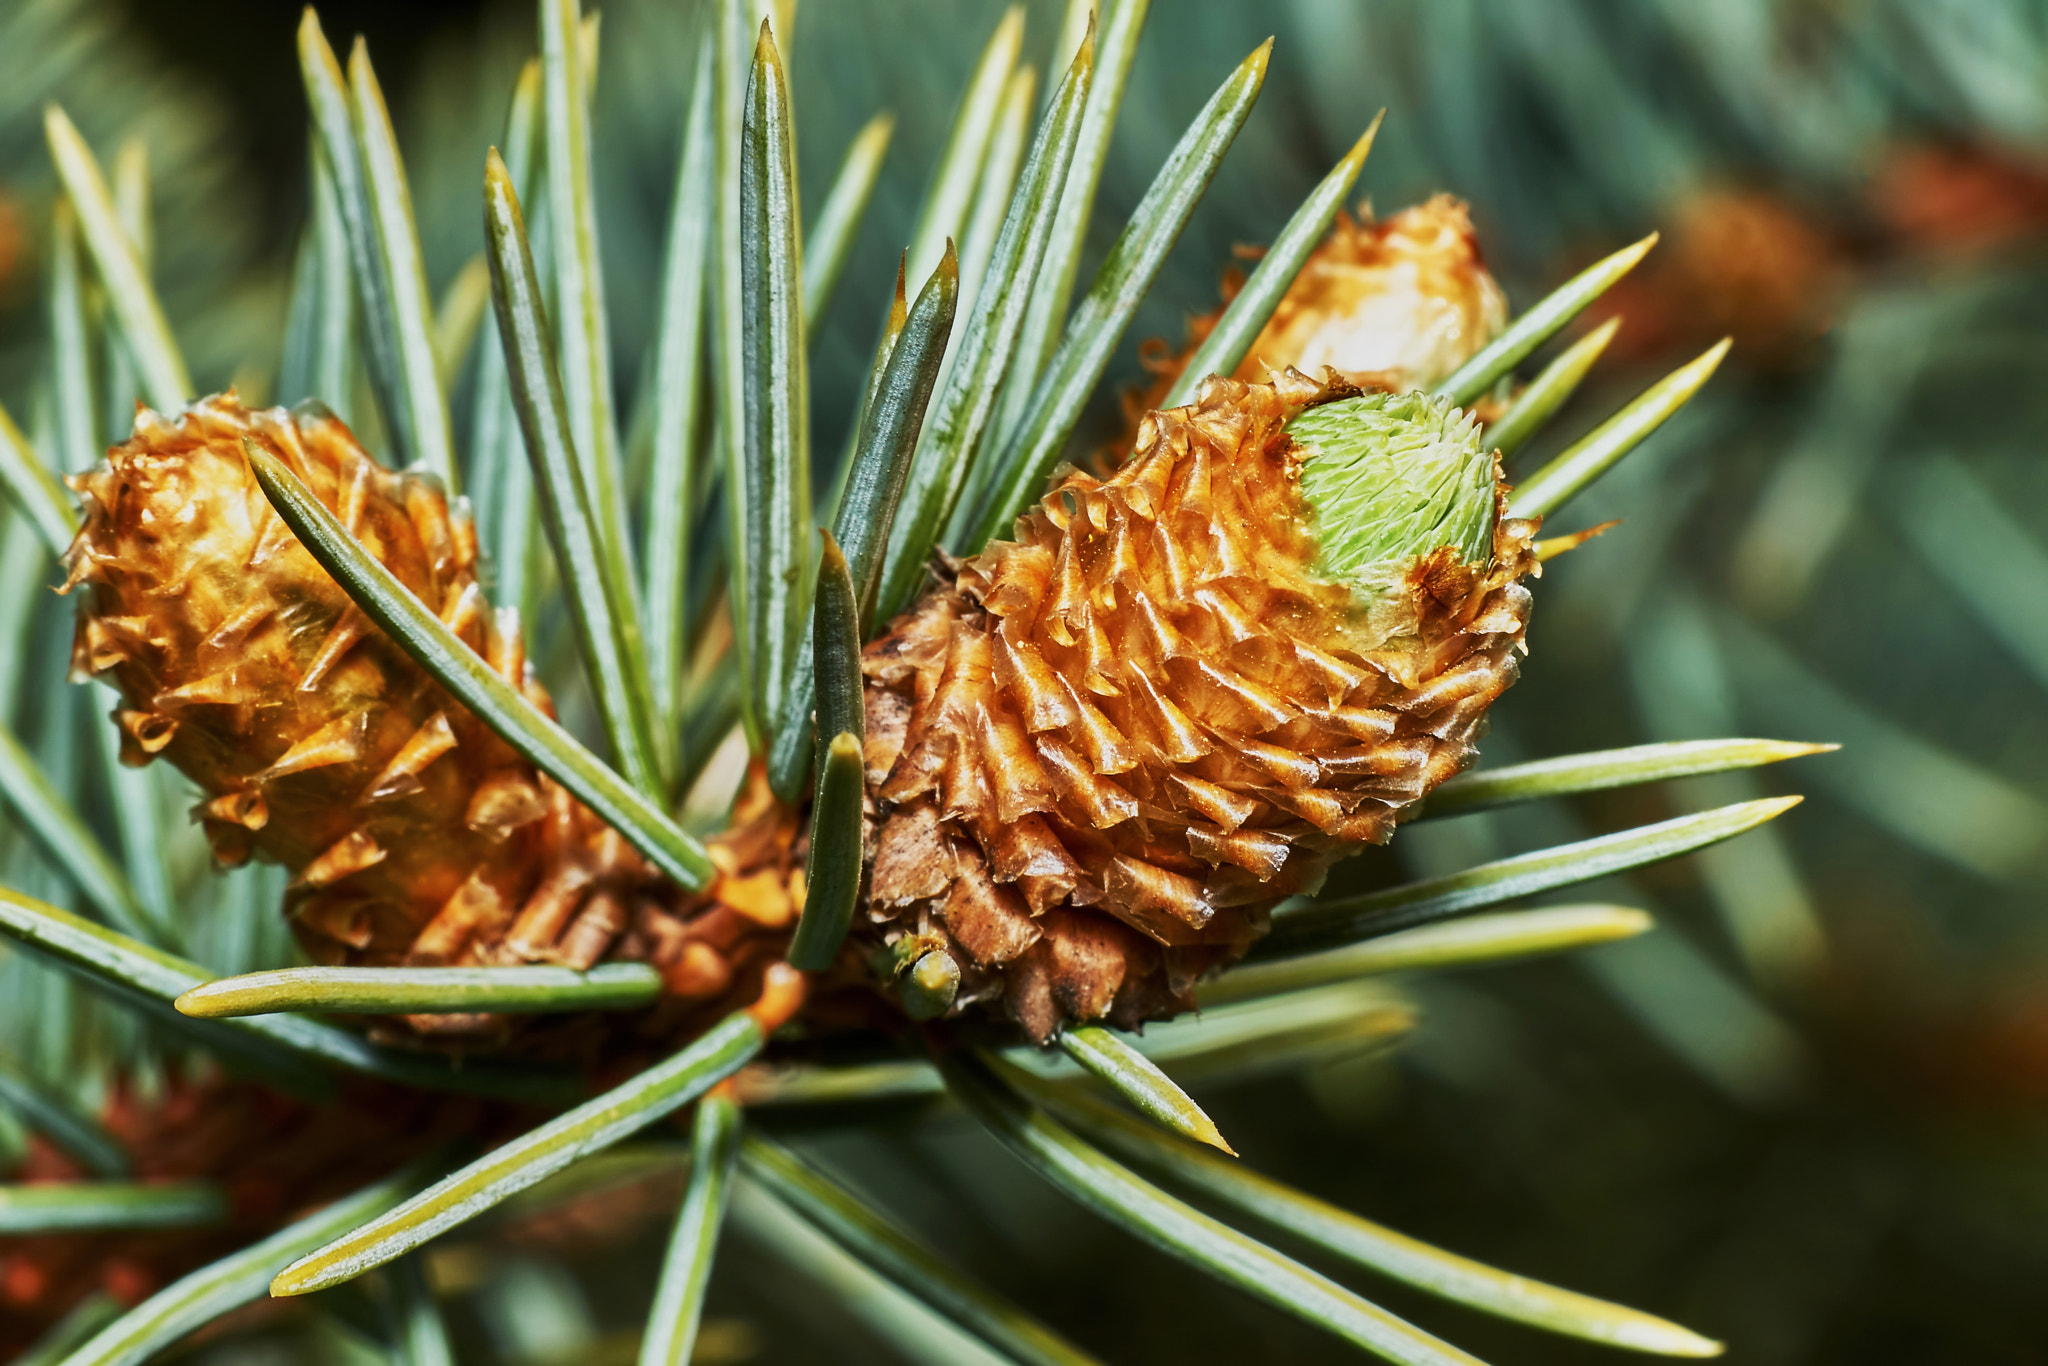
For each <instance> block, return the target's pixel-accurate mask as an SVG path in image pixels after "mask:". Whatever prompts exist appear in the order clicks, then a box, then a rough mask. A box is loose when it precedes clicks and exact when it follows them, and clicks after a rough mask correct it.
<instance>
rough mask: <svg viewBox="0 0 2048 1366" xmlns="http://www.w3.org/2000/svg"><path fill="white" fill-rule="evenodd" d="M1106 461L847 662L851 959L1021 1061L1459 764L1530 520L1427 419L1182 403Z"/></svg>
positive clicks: (1151, 995)
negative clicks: (1014, 1039)
mask: <svg viewBox="0 0 2048 1366" xmlns="http://www.w3.org/2000/svg"><path fill="white" fill-rule="evenodd" d="M1317 405H1325V406H1317ZM1304 409H1306V411H1307V414H1308V416H1307V417H1306V418H1304V419H1303V420H1302V421H1301V422H1299V423H1297V426H1296V431H1297V435H1299V436H1300V437H1301V439H1299V440H1298V439H1296V436H1291V435H1290V434H1289V430H1288V424H1289V422H1290V419H1294V418H1296V416H1297V414H1301V413H1303V411H1304ZM1137 439H1138V446H1137V450H1136V451H1135V452H1134V453H1133V455H1132V457H1131V458H1130V459H1129V460H1127V461H1126V462H1125V463H1124V464H1123V465H1122V466H1121V468H1119V469H1118V470H1116V472H1115V473H1114V474H1112V475H1110V476H1109V477H1107V478H1101V479H1098V478H1096V477H1093V476H1090V475H1087V474H1083V473H1079V472H1070V473H1069V474H1068V475H1067V476H1066V477H1065V478H1064V479H1062V480H1061V481H1060V483H1059V484H1058V485H1057V486H1056V487H1055V488H1054V489H1053V490H1052V491H1051V492H1050V493H1049V494H1048V495H1047V496H1046V497H1045V498H1044V499H1043V500H1042V501H1041V502H1040V503H1039V504H1038V506H1037V507H1036V508H1034V509H1033V510H1032V511H1031V512H1030V513H1029V515H1028V516H1026V517H1024V518H1023V519H1021V520H1020V521H1019V522H1018V525H1017V531H1018V539H1017V540H1016V541H1014V542H996V543H993V544H991V545H990V546H989V547H988V548H987V549H986V550H985V551H983V552H982V553H981V554H980V555H977V556H975V557H974V558H972V559H970V560H967V561H965V562H964V563H959V564H957V565H955V566H953V573H952V574H951V575H950V581H949V582H945V583H943V584H941V585H940V586H939V587H938V588H936V589H935V590H933V591H932V592H931V593H929V594H928V595H927V596H926V597H925V598H923V599H922V600H921V601H920V602H919V603H918V604H917V605H916V606H915V607H914V608H913V609H912V610H910V611H909V612H907V613H906V614H905V615H903V616H902V617H900V618H898V619H897V620H896V621H895V622H894V623H893V624H892V625H891V627H890V629H889V631H888V633H887V634H886V635H884V636H883V637H882V638H881V639H879V640H878V641H876V642H875V643H874V644H872V645H871V646H869V648H868V650H867V652H866V656H865V658H864V661H863V672H864V674H865V677H866V682H867V690H866V704H867V742H866V759H867V770H868V780H869V793H870V799H871V804H872V807H873V811H874V814H875V817H876V827H877V828H876V832H875V855H874V872H873V879H872V898H871V904H870V912H869V914H870V920H871V922H872V923H871V929H870V934H871V937H872V938H874V939H876V940H879V941H881V943H882V944H884V945H886V946H887V950H888V957H887V959H886V961H889V962H890V963H891V964H892V965H893V966H894V967H895V968H896V969H897V970H899V971H911V972H912V973H913V977H912V979H911V980H912V981H913V982H914V983H916V984H917V985H919V986H920V987H928V986H930V985H931V984H932V983H933V982H934V981H938V982H940V983H941V986H940V988H939V989H940V990H941V991H942V992H943V991H944V986H943V983H944V981H945V979H946V976H947V972H951V971H954V970H957V972H958V974H959V975H958V986H957V989H956V990H954V991H953V992H952V994H951V999H950V1002H946V1001H941V1002H939V1003H938V1004H941V1005H949V1006H950V1008H951V1009H952V1010H954V1011H959V1010H960V1009H962V1008H963V1007H965V1006H966V1005H967V1004H969V1003H970V1002H974V1001H994V1000H995V999H997V998H1000V1000H1001V1003H1002V1006H1003V1008H1005V1009H1006V1010H1007V1011H1008V1013H1009V1014H1010V1015H1011V1016H1012V1017H1013V1018H1014V1019H1016V1021H1017V1022H1018V1023H1019V1024H1020V1025H1022V1026H1023V1028H1024V1029H1025V1030H1026V1031H1027V1032H1028V1033H1030V1034H1031V1035H1032V1036H1033V1037H1034V1038H1037V1039H1039V1040H1044V1039H1046V1038H1048V1037H1050V1036H1051V1034H1052V1033H1053V1032H1054V1031H1055V1030H1056V1029H1057V1028H1058V1027H1059V1026H1060V1025H1061V1024H1062V1022H1064V1021H1067V1020H1093V1019H1098V1018H1104V1017H1106V1018H1108V1019H1110V1020H1112V1021H1114V1022H1115V1023H1116V1024H1118V1025H1120V1026H1124V1027H1130V1026H1133V1025H1136V1024H1138V1023H1140V1022H1142V1021H1144V1020H1148V1019H1161V1018H1166V1017H1170V1016H1172V1015H1173V1014H1175V1013H1177V1012H1179V1011H1181V1010H1185V1009H1188V1008H1190V1007H1191V1006H1192V1005H1193V998H1192V995H1191V989H1192V987H1193V986H1194V984H1195V982H1196V980H1197V979H1198V978H1200V977H1201V976H1203V975H1204V974H1205V973H1209V972H1212V971H1214V970H1216V969H1218V968H1220V967H1222V966H1224V965H1225V964H1228V963H1229V962H1231V961H1233V960H1235V959H1236V958H1238V957H1239V956H1241V955H1242V954H1243V953H1244V952H1245V950H1246V949H1247V948H1248V947H1249V946H1250V945H1251V944H1252V942H1253V941H1254V940H1256V939H1257V938H1258V937H1259V935H1260V934H1261V933H1263V931H1264V930H1265V928H1266V925H1267V918H1268V912H1269V911H1270V910H1271V908H1272V907H1273V906H1274V904H1276V903H1277V902H1278V901H1280V900H1281V899H1282V898H1283V897H1286V896H1290V895H1293V894H1295V893H1300V892H1309V891H1313V890H1315V889H1316V887H1318V886H1319V885H1320V883H1321V882H1322V879H1323V877H1324V874H1325V873H1326V872H1327V870H1328V868H1329V866H1330V864H1331V863H1332V862H1333V861H1334V860H1335V858H1336V857H1338V856H1339V855H1340V854H1342V853H1344V852H1346V851H1348V850H1350V849H1352V848H1354V847H1355V846H1357V845H1358V844H1359V843H1360V842H1365V841H1373V842H1378V841H1384V840H1385V839H1387V837H1388V836H1389V835H1390V834H1391V832H1392V830H1393V827H1394V824H1395V822H1396V820H1397V819H1398V818H1399V816H1400V815H1401V813H1402V811H1403V810H1405V809H1406V808H1408V807H1410V806H1412V805H1413V804H1414V803H1415V802H1416V801H1417V800H1418V799H1420V798H1421V797H1422V796H1423V795H1424V794H1425V793H1427V792H1428V791H1429V790H1430V789H1431V788H1432V787H1434V786H1435V785H1436V784H1437V783H1439V782H1441V781H1443V780H1444V779H1445V778H1447V777H1449V776H1451V775H1452V774H1453V773H1456V772H1457V771H1459V770H1460V769H1462V768H1463V767H1465V766H1466V765H1467V764H1468V763H1469V762H1470V761H1471V758H1472V756H1473V750H1472V746H1471V741H1472V739H1473V738H1474V736H1475V735H1476V733H1477V728H1478V726H1479V722H1480V720H1481V718H1482V717H1483V715H1484V713H1485V710H1486V708H1487V706H1488V705H1489V704H1490V703H1491V702H1492V701H1493V699H1494V698H1495V697H1497V696H1498V695H1499V694H1500V693H1501V691H1502V690H1503V689H1504V688H1506V687H1507V686H1508V684H1509V683H1510V682H1511V681H1512V680H1513V678H1514V674H1515V655H1516V653H1517V651H1518V650H1519V649H1520V648H1521V647H1522V642H1523V631H1524V627H1525V625H1526V621H1527V616H1528V606H1529V594H1528V592H1527V590H1526V589H1524V588H1523V587H1522V586H1521V585H1520V583H1519V582H1518V580H1519V579H1520V578H1521V577H1522V576H1523V575H1524V574H1528V573H1532V572H1534V570H1535V560H1534V557H1533V555H1532V554H1531V552H1530V550H1529V543H1530V539H1531V537H1532V536H1533V534H1534V532H1535V529H1536V524H1535V523H1533V522H1529V521H1519V520H1510V519H1508V518H1506V516H1505V515H1504V512H1505V504H1504V502H1503V501H1502V499H1503V495H1504V486H1503V485H1501V484H1500V482H1499V471H1498V466H1497V463H1496V462H1495V461H1494V459H1493V458H1492V456H1491V455H1489V454H1486V453H1485V452H1483V451H1482V450H1481V448H1480V445H1479V440H1478V434H1477V431H1476V428H1475V426H1474V424H1473V422H1472V420H1471V419H1470V418H1469V417H1467V416H1466V415H1464V414H1461V413H1458V412H1456V411H1455V410H1451V409H1448V407H1447V406H1446V405H1443V404H1440V403H1438V402H1437V401H1435V400H1431V399H1428V398H1426V397H1423V396H1421V395H1406V396H1390V395H1385V394H1377V395H1369V396H1358V394H1357V391H1356V390H1354V389H1350V388H1348V387H1340V388H1337V389H1323V388H1319V387H1318V386H1317V385H1316V384H1315V383H1314V382H1312V381H1310V380H1308V379H1307V378H1306V377H1304V376H1302V375H1300V374H1298V373H1295V372H1292V371H1290V372H1288V373H1287V374H1285V375H1283V376H1282V377H1281V378H1280V379H1279V380H1278V382H1277V383H1274V384H1245V383H1240V382H1237V381H1234V380H1226V379H1220V378H1211V379H1209V380H1207V381H1206V382H1205V383H1204V384H1203V386H1202V389H1201V392H1200V396H1199V398H1198V400H1197V402H1195V403H1194V404H1192V405H1189V406H1187V407H1184V408H1176V409H1171V410H1168V411H1165V412H1157V413H1152V414H1149V415H1148V416H1147V417H1146V418H1145V420H1144V422H1143V423H1142V424H1141V426H1140V427H1139V430H1138V438H1137ZM934 951H937V952H943V953H944V954H945V955H946V957H947V958H948V959H950V960H951V967H950V968H947V970H946V972H941V973H938V974H932V973H929V972H918V971H917V970H916V969H915V968H913V965H914V964H920V963H921V962H923V961H924V959H925V958H926V957H930V958H931V961H934V962H940V963H941V966H942V967H944V966H945V964H944V960H940V959H938V958H937V957H936V956H935V953H934Z"/></svg>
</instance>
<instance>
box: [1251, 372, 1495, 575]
mask: <svg viewBox="0 0 2048 1366" xmlns="http://www.w3.org/2000/svg"><path fill="white" fill-rule="evenodd" d="M1287 431H1288V434H1289V435H1290V436H1292V437H1293V438H1294V439H1295V441H1296V442H1298V443H1300V445H1301V446H1302V447H1303V448H1304V449H1303V451H1302V455H1303V463H1302V469H1301V493H1302V497H1303V498H1304V499H1305V500H1307V502H1308V505H1309V507H1310V508H1311V509H1313V511H1314V514H1315V530H1316V536H1317V538H1318V540H1319V542H1320V554H1319V557H1318V559H1317V568H1318V570H1319V571H1320V572H1321V573H1323V574H1326V575H1328V576H1329V577H1330V578H1332V579H1334V580H1338V581H1340V582H1348V583H1367V582H1374V581H1378V580H1380V579H1381V578H1383V577H1384V575H1383V574H1382V573H1380V572H1378V571H1380V570H1383V569H1384V568H1386V567H1389V566H1393V565H1405V564H1407V563H1409V562H1410V561H1413V560H1415V559H1416V558H1417V557H1419V556H1422V555H1427V554H1429V553H1430V552H1431V551H1433V550H1436V549H1437V548H1438V547H1440V546H1450V547H1451V548H1452V549H1453V550H1455V551H1456V552H1457V554H1458V558H1459V559H1460V560H1462V561H1463V562H1464V563H1466V564H1483V563H1485V562H1486V560H1487V559H1488V558H1489V557H1490V555H1491V553H1492V549H1493V515H1494V491H1493V477H1494V476H1493V453H1492V452H1491V451H1489V450H1488V449H1486V447H1485V446H1484V445H1483V444H1482V442H1481V440H1480V432H1479V424H1478V422H1477V421H1476V420H1475V419H1474V418H1473V417H1472V416H1471V414H1469V413H1465V412H1462V411H1460V410H1459V409H1458V408H1457V407H1456V406H1455V405H1453V404H1452V403H1451V402H1449V401H1448V400H1446V399H1441V398H1436V397H1432V396H1431V395H1429V394H1424V393H1406V394H1364V395H1361V396H1360V397H1357V398H1347V399H1339V400H1338V401H1337V402H1335V403H1325V404H1321V405H1319V406H1317V407H1314V408H1310V409H1309V410H1308V411H1306V412H1304V413H1302V414H1301V415H1300V416H1299V417H1297V418H1295V419H1294V421H1292V422H1290V423H1289V424H1288V425H1287Z"/></svg>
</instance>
